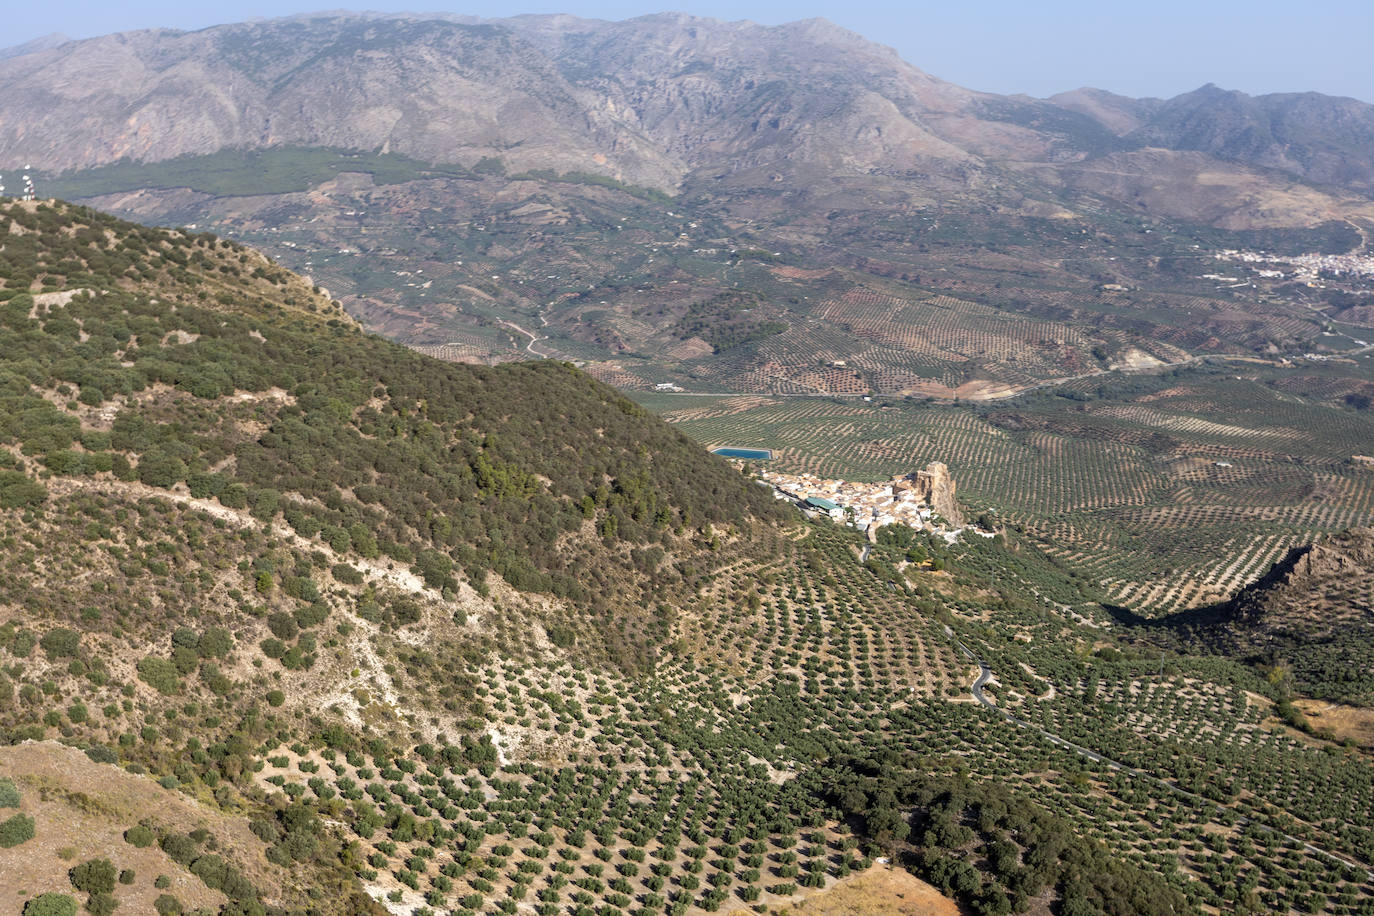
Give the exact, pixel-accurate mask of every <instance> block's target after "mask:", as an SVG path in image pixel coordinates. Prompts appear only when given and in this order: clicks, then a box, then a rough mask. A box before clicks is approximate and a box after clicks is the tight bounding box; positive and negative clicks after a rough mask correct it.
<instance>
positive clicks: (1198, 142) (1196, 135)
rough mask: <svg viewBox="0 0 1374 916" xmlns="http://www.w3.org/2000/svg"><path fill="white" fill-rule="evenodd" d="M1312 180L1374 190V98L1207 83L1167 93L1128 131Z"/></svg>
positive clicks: (1148, 140) (1142, 139) (1147, 141)
mask: <svg viewBox="0 0 1374 916" xmlns="http://www.w3.org/2000/svg"><path fill="white" fill-rule="evenodd" d="M1127 139H1128V140H1130V141H1132V142H1134V143H1137V144H1141V145H1145V146H1162V147H1165V148H1167V149H1176V150H1197V151H1199V152H1205V153H1208V154H1210V155H1213V156H1215V157H1217V158H1218V159H1222V160H1226V161H1230V162H1240V163H1244V164H1246V165H1250V166H1257V167H1261V168H1269V169H1277V170H1279V171H1283V172H1287V173H1289V174H1291V175H1295V176H1297V177H1299V178H1301V179H1303V180H1305V181H1310V182H1313V183H1316V184H1321V185H1331V186H1334V187H1340V188H1348V189H1351V190H1356V191H1361V192H1364V193H1366V194H1367V193H1369V192H1370V191H1371V190H1374V105H1370V104H1367V103H1365V102H1361V101H1358V100H1357V99H1349V98H1338V97H1334V96H1327V95H1322V94H1320V93H1317V92H1303V93H1276V94H1273V95H1262V96H1249V95H1246V94H1245V93H1243V92H1234V91H1227V90H1224V89H1220V88H1218V87H1217V86H1214V85H1210V84H1209V85H1206V86H1203V87H1202V88H1201V89H1197V90H1194V91H1193V92H1189V93H1185V94H1184V95H1180V96H1177V97H1175V98H1173V99H1170V100H1168V101H1167V102H1165V103H1164V104H1162V105H1160V106H1159V107H1158V109H1157V110H1156V111H1154V112H1153V113H1152V115H1151V117H1150V119H1149V120H1148V122H1146V123H1145V124H1143V125H1141V126H1140V127H1138V128H1136V129H1135V130H1134V131H1132V132H1131V133H1130V134H1128V135H1127Z"/></svg>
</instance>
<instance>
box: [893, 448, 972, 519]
mask: <svg viewBox="0 0 1374 916" xmlns="http://www.w3.org/2000/svg"><path fill="white" fill-rule="evenodd" d="M892 490H893V493H894V494H899V493H901V492H902V491H908V492H911V493H914V494H915V495H916V497H917V498H918V499H920V500H921V501H922V502H924V503H926V505H928V506H930V508H931V509H933V510H935V512H937V513H939V514H940V515H941V516H942V517H943V518H944V519H945V521H947V522H949V523H950V524H951V525H953V526H955V527H956V528H960V527H963V524H964V516H963V513H962V512H960V511H959V503H958V501H957V500H956V499H955V498H954V478H953V477H951V476H950V473H949V468H948V467H947V466H946V465H945V463H944V462H942V461H932V462H931V463H930V464H928V465H926V467H925V470H923V471H916V472H915V473H914V474H908V475H907V476H905V477H899V478H897V480H895V481H893V484H892Z"/></svg>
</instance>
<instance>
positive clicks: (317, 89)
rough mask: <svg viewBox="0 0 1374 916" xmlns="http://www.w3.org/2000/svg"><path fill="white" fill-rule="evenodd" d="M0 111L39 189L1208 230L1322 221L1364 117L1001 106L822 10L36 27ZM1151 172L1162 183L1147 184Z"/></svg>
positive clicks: (1301, 103)
mask: <svg viewBox="0 0 1374 916" xmlns="http://www.w3.org/2000/svg"><path fill="white" fill-rule="evenodd" d="M0 99H2V100H3V101H0V165H3V166H5V167H11V168H12V167H15V166H17V165H21V164H24V163H27V162H33V163H35V165H36V166H38V167H41V168H42V169H43V170H45V171H46V172H48V173H55V172H61V171H65V170H73V169H85V168H90V167H93V166H99V165H104V164H108V163H111V162H114V161H117V160H120V159H125V158H128V159H132V160H137V161H158V160H164V159H170V158H173V157H177V156H184V155H189V154H208V153H213V152H215V151H217V150H221V149H226V148H233V149H258V148H264V147H271V146H329V147H342V148H349V149H358V150H368V151H389V152H395V153H404V154H406V155H409V156H412V157H415V158H417V159H420V160H423V161H427V162H432V163H460V164H465V165H472V164H475V163H477V162H479V161H481V160H482V159H483V158H486V157H490V158H497V157H499V158H500V159H501V160H502V162H503V164H504V165H505V166H506V167H507V168H508V169H511V170H528V169H554V170H558V171H563V172H566V171H578V172H590V173H595V174H601V175H606V176H609V177H612V178H615V179H618V180H623V181H627V182H631V183H635V184H640V185H647V186H650V187H654V188H658V189H662V190H667V191H672V190H675V189H677V188H679V187H681V186H682V185H683V184H684V183H685V182H688V181H690V180H691V179H692V178H709V179H710V180H713V181H722V182H729V183H731V184H733V185H748V186H753V187H756V188H761V189H762V188H777V187H778V186H780V185H781V186H783V187H795V186H805V185H809V184H812V183H814V182H816V181H818V180H825V181H828V182H832V183H833V182H836V181H841V180H854V179H864V180H867V181H869V182H870V183H876V184H888V183H890V182H891V180H893V179H896V180H897V181H898V182H899V184H900V185H901V186H902V187H903V189H904V190H905V192H906V193H908V194H912V195H916V196H922V195H929V194H932V193H938V194H941V195H949V194H958V195H972V196H974V197H979V198H985V197H988V196H990V195H993V196H998V195H1004V194H1006V193H1011V192H1013V191H1015V193H1025V192H1026V191H1029V192H1030V193H1031V195H1032V196H1053V189H1056V188H1065V187H1067V188H1074V189H1079V190H1090V191H1093V192H1095V193H1103V194H1107V195H1108V196H1111V197H1116V198H1118V199H1122V200H1125V201H1127V202H1132V201H1137V200H1138V201H1139V202H1141V203H1143V204H1144V205H1145V206H1146V207H1147V208H1150V209H1154V210H1159V211H1163V212H1166V213H1168V212H1170V211H1181V212H1176V213H1173V214H1172V215H1180V216H1189V217H1197V218H1202V219H1216V218H1218V216H1217V214H1214V213H1208V212H1204V211H1205V203H1200V204H1199V207H1202V208H1203V209H1199V210H1197V212H1188V211H1189V206H1190V205H1189V204H1188V202H1187V194H1186V193H1184V192H1185V191H1186V189H1187V188H1190V187H1193V186H1196V185H1199V184H1201V185H1207V184H1208V183H1212V184H1215V183H1216V182H1218V181H1221V182H1222V183H1225V184H1228V185H1234V184H1236V183H1237V182H1244V183H1246V184H1253V183H1255V182H1256V181H1259V182H1260V183H1261V184H1269V185H1274V184H1276V183H1277V184H1281V183H1282V181H1283V180H1284V179H1285V178H1296V179H1298V180H1300V181H1303V182H1310V183H1314V184H1317V185H1321V186H1323V187H1324V188H1325V189H1326V190H1327V191H1329V192H1331V194H1329V195H1322V196H1321V197H1320V199H1318V200H1315V201H1313V202H1312V208H1313V209H1314V210H1318V209H1319V210H1323V211H1330V210H1332V209H1333V207H1334V208H1335V210H1337V211H1339V210H1340V209H1341V207H1342V206H1343V205H1344V206H1347V207H1349V206H1357V207H1358V204H1352V203H1351V202H1350V201H1344V202H1342V200H1341V198H1343V197H1345V196H1346V195H1348V194H1350V193H1355V194H1359V195H1362V196H1363V195H1367V194H1369V193H1370V192H1371V191H1374V142H1371V141H1374V106H1371V105H1368V104H1365V103H1363V102H1359V101H1356V100H1354V99H1343V98H1332V97H1328V96H1323V95H1319V94H1316V93H1303V94H1291V95H1289V94H1283V95H1268V96H1261V97H1257V98H1256V97H1250V96H1246V95H1244V94H1242V93H1238V92H1227V91H1224V90H1221V89H1218V88H1216V87H1215V86H1205V87H1203V88H1201V89H1199V90H1197V91H1195V92H1191V93H1187V94H1185V95H1181V96H1179V97H1177V98H1174V99H1170V100H1168V101H1161V100H1158V99H1128V98H1124V97H1120V96H1115V95H1112V94H1110V93H1105V92H1102V91H1100V90H1093V89H1084V90H1078V91H1076V92H1071V93H1065V94H1063V95H1059V96H1055V97H1054V98H1051V99H1046V100H1037V99H1031V98H1028V97H1024V96H998V95H993V94H988V93H980V92H974V91H971V90H968V89H964V88H962V87H960V86H956V85H954V84H952V83H948V82H945V81H943V80H940V79H937V78H935V77H933V76H931V75H929V74H926V73H924V72H922V71H921V70H919V69H917V68H916V67H914V66H911V65H910V64H908V63H906V62H904V61H903V60H901V59H900V58H899V57H898V56H897V54H896V53H895V52H894V51H892V50H891V49H889V48H886V47H883V46H881V45H878V44H875V43H873V42H870V41H868V40H866V39H864V38H862V37H860V36H859V35H856V34H854V33H852V32H848V31H846V30H844V29H841V28H839V27H837V26H835V25H833V24H831V23H829V22H827V21H825V20H821V19H811V20H805V21H802V22H794V23H790V24H787V25H782V26H777V27H765V26H760V25H756V24H753V23H748V22H721V21H718V20H712V19H700V18H694V17H690V16H686V15H683V14H680V13H664V14H660V15H654V16H645V17H641V18H637V19H632V20H628V21H624V22H606V21H599V20H586V19H578V18H574V17H571V16H521V17H515V18H511V19H500V20H477V19H471V18H458V17H450V18H442V17H425V18H417V17H409V16H394V17H393V16H388V17H378V16H366V15H337V14H321V15H318V16H311V17H297V18H292V19H281V20H273V21H267V22H253V23H243V24H236V25H225V26H217V27H214V28H209V29H205V30H202V31H197V32H178V31H172V30H149V31H139V32H127V33H121V34H116V35H108V36H105V37H101V38H94V39H89V40H83V41H65V42H64V41H61V39H60V37H54V38H51V39H40V40H38V41H36V42H31V43H29V44H28V45H24V46H21V47H19V48H14V49H11V50H9V51H5V52H0ZM1256 170H1258V171H1259V173H1260V174H1259V176H1258V177H1257V176H1256V174H1255V171H1256ZM1027 175H1029V176H1032V177H1033V178H1034V179H1036V180H1035V181H1034V182H1033V185H1034V184H1041V185H1043V186H1046V187H1048V188H1049V189H1050V190H1049V191H1045V190H1043V189H1036V188H1035V187H1034V186H1033V185H1032V186H1031V187H1029V188H1027V187H1024V178H1025V176H1027ZM1218 175H1220V176H1223V177H1221V178H1219V177H1218ZM1265 176H1267V177H1265ZM1161 180H1163V181H1165V182H1166V183H1168V184H1171V185H1175V186H1178V187H1176V188H1174V190H1173V191H1171V192H1166V193H1164V194H1161V193H1160V191H1159V189H1158V187H1157V186H1158V184H1159V183H1160V181H1161ZM1195 209H1196V208H1195ZM1300 215H1301V214H1290V216H1291V218H1292V219H1298V218H1299V216H1300ZM1323 215H1329V213H1325V212H1324V214H1323Z"/></svg>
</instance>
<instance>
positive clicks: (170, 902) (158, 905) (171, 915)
mask: <svg viewBox="0 0 1374 916" xmlns="http://www.w3.org/2000/svg"><path fill="white" fill-rule="evenodd" d="M153 909H155V910H157V912H158V916H180V914H181V913H182V909H181V901H180V900H178V899H177V898H175V897H173V896H172V895H171V894H159V895H158V898H157V899H156V900H154V901H153Z"/></svg>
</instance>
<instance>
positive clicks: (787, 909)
mask: <svg viewBox="0 0 1374 916" xmlns="http://www.w3.org/2000/svg"><path fill="white" fill-rule="evenodd" d="M752 912H753V911H750V910H735V911H734V912H732V913H731V914H730V916H747V914H750V913H752ZM764 912H766V913H768V914H771V916H960V914H961V913H962V912H963V911H962V910H961V909H960V908H959V905H958V904H957V903H955V902H954V901H953V900H951V899H949V898H948V897H946V896H944V895H943V894H941V893H940V892H939V891H937V890H936V889H935V888H933V887H931V886H930V885H929V884H927V883H926V882H924V881H922V880H921V879H920V878H917V877H916V876H915V875H913V874H911V872H909V871H906V870H905V869H901V868H892V867H891V866H887V865H875V866H873V867H872V868H870V869H869V870H868V871H866V872H860V873H859V874H856V875H853V876H852V877H849V878H845V879H843V880H841V881H838V882H836V883H835V884H834V886H832V887H831V888H830V889H828V890H825V891H821V892H820V893H818V894H813V895H811V896H808V897H807V898H806V899H805V900H802V901H800V902H798V903H787V904H779V905H776V906H770V907H769V908H768V909H767V910H765V911H764Z"/></svg>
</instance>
